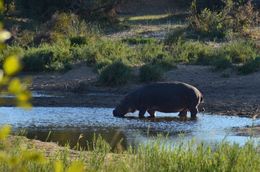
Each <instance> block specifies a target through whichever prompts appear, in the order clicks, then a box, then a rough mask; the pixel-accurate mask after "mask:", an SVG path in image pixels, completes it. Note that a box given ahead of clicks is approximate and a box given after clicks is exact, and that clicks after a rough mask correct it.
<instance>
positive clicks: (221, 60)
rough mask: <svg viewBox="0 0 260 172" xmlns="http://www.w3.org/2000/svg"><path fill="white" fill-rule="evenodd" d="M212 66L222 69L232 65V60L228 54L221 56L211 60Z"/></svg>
mask: <svg viewBox="0 0 260 172" xmlns="http://www.w3.org/2000/svg"><path fill="white" fill-rule="evenodd" d="M213 66H215V69H216V70H224V69H227V68H229V67H231V66H232V61H231V58H230V57H229V56H221V57H218V58H216V59H215V60H214V61H213Z"/></svg>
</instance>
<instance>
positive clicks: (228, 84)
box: [31, 65, 260, 117]
mask: <svg viewBox="0 0 260 172" xmlns="http://www.w3.org/2000/svg"><path fill="white" fill-rule="evenodd" d="M136 74H138V73H136ZM32 78H33V84H32V87H31V89H32V90H34V91H40V90H41V91H46V92H47V93H54V94H56V95H62V96H57V97H38V98H34V100H33V104H34V106H88V107H115V106H116V105H117V104H118V103H119V101H120V100H121V99H122V98H123V97H124V95H125V94H126V93H128V92H130V91H131V90H134V89H136V88H138V87H140V86H142V85H144V84H142V83H138V82H132V83H129V84H128V85H126V86H124V87H102V86H99V85H98V84H97V74H96V73H95V72H94V71H93V69H92V68H90V67H87V66H86V65H80V66H75V67H74V69H72V70H70V71H68V72H66V73H63V74H60V73H44V74H37V75H33V76H32ZM163 81H164V82H171V81H181V82H186V83H189V84H191V85H194V86H196V87H197V88H199V90H201V92H202V93H203V95H204V101H205V102H204V104H203V106H204V107H205V109H206V112H209V113H216V114H222V115H239V116H248V117H253V116H260V103H259V102H260V72H257V73H253V74H250V75H237V74H236V72H235V71H232V70H231V69H230V70H226V71H213V69H212V68H211V67H210V66H199V65H178V66H177V68H176V69H173V70H171V71H169V72H167V73H165V75H164V79H163Z"/></svg>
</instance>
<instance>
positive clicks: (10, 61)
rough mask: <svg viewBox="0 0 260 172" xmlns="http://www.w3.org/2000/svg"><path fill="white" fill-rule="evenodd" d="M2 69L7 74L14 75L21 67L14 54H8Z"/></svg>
mask: <svg viewBox="0 0 260 172" xmlns="http://www.w3.org/2000/svg"><path fill="white" fill-rule="evenodd" d="M3 68H4V71H5V73H6V74H7V75H9V76H10V75H14V74H16V73H17V72H19V71H20V69H21V64H20V60H19V58H18V57H16V56H9V57H7V59H6V60H5V62H4V65H3Z"/></svg>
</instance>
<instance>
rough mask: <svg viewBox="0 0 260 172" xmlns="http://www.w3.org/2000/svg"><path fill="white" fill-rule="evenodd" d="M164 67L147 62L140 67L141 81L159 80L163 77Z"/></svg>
mask: <svg viewBox="0 0 260 172" xmlns="http://www.w3.org/2000/svg"><path fill="white" fill-rule="evenodd" d="M162 76H163V69H162V68H161V67H160V66H159V65H151V64H147V65H144V66H142V67H141V68H140V74H139V77H140V81H141V82H151V81H159V80H161V79H162Z"/></svg>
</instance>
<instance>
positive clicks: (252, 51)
mask: <svg viewBox="0 0 260 172" xmlns="http://www.w3.org/2000/svg"><path fill="white" fill-rule="evenodd" d="M256 54H257V48H256V45H255V44H254V43H252V42H248V41H233V42H230V43H226V44H224V45H223V46H221V48H220V49H219V55H220V56H230V58H231V60H232V62H233V63H246V62H247V61H248V60H250V59H254V58H255V57H256Z"/></svg>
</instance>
